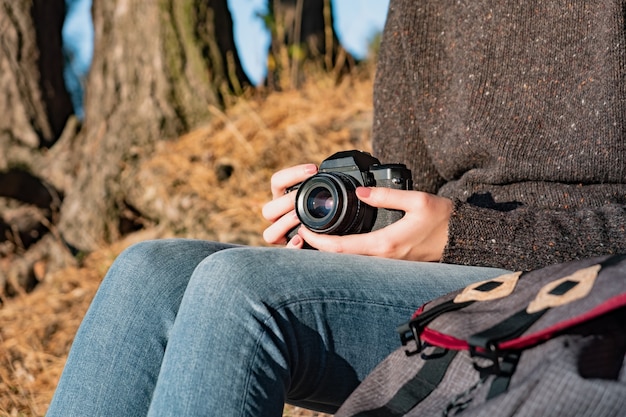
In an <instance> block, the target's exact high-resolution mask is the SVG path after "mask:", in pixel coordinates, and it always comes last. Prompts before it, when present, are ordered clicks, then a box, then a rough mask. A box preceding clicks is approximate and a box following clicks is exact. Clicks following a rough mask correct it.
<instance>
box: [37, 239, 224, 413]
mask: <svg viewBox="0 0 626 417" xmlns="http://www.w3.org/2000/svg"><path fill="white" fill-rule="evenodd" d="M224 247H227V246H225V245H222V244H216V243H212V242H204V241H191V240H159V241H151V242H143V243H139V244H137V245H134V246H132V247H130V248H129V249H127V250H126V251H124V252H123V253H122V254H121V255H120V256H119V257H118V258H117V259H116V261H115V262H114V263H113V265H112V266H111V268H110V270H109V271H108V273H107V276H106V277H105V279H104V280H103V282H102V284H101V286H100V288H99V289H98V292H97V294H96V296H95V298H94V300H93V302H92V305H91V306H90V308H89V310H88V312H87V314H86V316H85V318H84V320H83V322H82V324H81V326H80V329H79V331H78V333H77V335H76V337H75V339H74V343H73V345H72V349H71V352H70V355H69V357H68V360H67V363H66V366H65V369H64V371H63V374H62V376H61V379H60V382H59V385H58V387H57V390H56V392H55V395H54V398H53V400H52V403H51V405H50V407H49V410H48V414H47V415H48V416H50V417H52V416H63V417H71V416H81V417H84V416H92V417H93V416H127V417H134V416H145V415H146V413H147V409H148V406H149V403H150V400H151V398H152V392H153V390H154V385H155V383H156V380H157V377H158V374H159V369H160V364H161V360H162V357H163V352H164V350H165V345H166V342H167V339H168V336H169V332H170V329H171V327H172V324H173V323H174V318H175V316H176V314H177V310H178V306H179V304H180V300H181V299H182V297H183V293H184V291H185V288H186V287H187V283H188V280H189V278H190V277H191V274H192V272H193V270H194V269H195V268H196V266H197V265H198V264H199V263H200V261H201V260H202V259H204V258H205V257H207V256H208V255H210V254H211V253H213V252H215V251H217V250H220V249H223V248H224Z"/></svg>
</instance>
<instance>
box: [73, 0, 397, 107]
mask: <svg viewBox="0 0 626 417" xmlns="http://www.w3.org/2000/svg"><path fill="white" fill-rule="evenodd" d="M268 1H269V0H228V3H229V8H230V11H231V14H232V16H233V22H234V32H235V42H236V44H237V48H238V50H239V54H240V58H241V61H242V64H243V66H244V69H245V71H246V72H247V74H248V76H249V77H250V79H251V81H252V82H253V83H255V84H256V83H260V82H261V81H262V80H263V78H264V77H265V74H266V69H265V65H266V61H267V60H266V55H267V49H268V45H269V35H268V34H267V32H266V31H265V28H264V27H263V21H262V19H261V18H260V17H259V16H258V15H259V14H263V13H264V12H265V10H266V7H267V6H266V5H267V2H268ZM66 3H67V5H68V16H67V19H66V23H65V26H64V28H63V36H64V39H65V40H66V44H67V51H68V53H69V54H71V56H72V60H71V62H72V67H71V68H70V71H69V74H68V75H67V76H66V82H67V83H68V86H69V88H70V89H76V88H77V87H79V84H77V83H78V81H77V80H78V79H80V78H81V77H84V75H85V74H86V73H87V71H88V69H89V65H90V63H91V57H92V54H93V30H92V27H91V11H90V9H91V0H66ZM388 5H389V0H333V12H334V19H335V27H336V31H337V36H338V37H339V40H340V41H341V43H342V45H343V46H344V47H345V48H346V49H347V50H348V51H349V52H350V53H352V54H353V55H354V56H355V57H357V58H363V57H364V56H365V55H366V54H367V48H368V45H369V43H370V41H371V39H372V38H373V36H374V35H376V34H377V33H379V32H381V31H382V29H383V25H384V23H385V18H386V16H387V7H388ZM74 100H75V103H76V100H78V101H80V97H75V98H74ZM78 107H80V106H78ZM78 112H79V116H80V115H81V114H80V110H79V111H78Z"/></svg>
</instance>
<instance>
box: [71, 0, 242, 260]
mask: <svg viewBox="0 0 626 417" xmlns="http://www.w3.org/2000/svg"><path fill="white" fill-rule="evenodd" d="M93 22H94V30H95V33H94V35H95V48H94V59H93V63H92V67H91V70H90V74H89V76H88V78H87V84H86V89H85V91H86V97H85V120H84V127H83V129H82V131H81V133H80V134H79V137H78V138H77V140H76V144H75V145H76V147H77V148H76V152H75V153H74V154H73V157H74V158H75V159H74V161H75V165H74V166H73V168H72V171H73V172H75V173H76V181H75V183H74V184H73V186H72V188H71V189H70V190H67V192H66V194H67V198H66V199H65V201H64V204H63V207H62V211H61V222H60V229H61V232H62V234H63V236H64V237H65V238H66V239H67V240H68V241H69V242H70V243H71V244H72V245H73V246H75V247H77V248H79V249H83V250H92V249H95V248H97V247H99V246H100V245H102V244H104V243H106V242H111V241H114V240H116V239H118V238H119V237H120V235H121V231H120V221H121V219H120V215H121V213H123V212H124V211H125V206H126V202H125V198H124V190H123V189H122V188H121V186H120V181H119V180H120V175H121V172H122V170H124V169H133V167H135V166H137V164H138V161H139V160H141V158H142V157H143V156H146V155H148V154H150V153H151V151H152V150H153V147H154V145H155V144H156V142H158V141H160V140H166V139H172V138H176V137H178V136H179V135H180V134H182V133H184V132H187V131H189V130H190V129H192V128H193V127H195V126H197V125H199V124H201V123H204V122H206V121H207V120H208V119H209V117H210V114H209V107H210V106H211V105H217V106H221V104H222V102H223V100H224V98H225V97H226V95H228V94H230V92H231V91H232V90H233V88H240V86H245V85H246V84H249V81H248V79H247V77H245V74H244V73H243V70H242V69H241V65H240V63H239V59H238V57H237V53H236V49H235V48H234V40H233V35H232V20H231V16H230V13H229V11H228V8H227V5H226V0H94V1H93Z"/></svg>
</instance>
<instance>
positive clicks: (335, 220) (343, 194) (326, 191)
mask: <svg viewBox="0 0 626 417" xmlns="http://www.w3.org/2000/svg"><path fill="white" fill-rule="evenodd" d="M360 185H361V184H359V183H358V182H357V181H356V180H355V179H354V178H353V177H351V176H349V175H344V174H342V173H339V172H332V173H319V174H316V175H314V176H312V177H310V178H309V179H307V180H306V181H304V182H303V183H302V184H301V185H300V187H299V188H298V194H297V195H296V214H297V215H298V218H299V219H300V222H301V223H302V224H303V225H305V226H306V227H307V228H309V229H311V230H313V231H315V232H317V233H325V234H333V235H345V234H352V233H359V232H360V231H361V230H362V229H363V227H364V226H367V225H364V224H363V223H364V219H368V218H370V217H371V215H370V216H366V214H367V210H370V211H371V210H374V209H373V208H372V207H370V206H368V205H366V204H365V203H363V202H361V201H360V200H359V199H358V198H357V196H356V193H355V191H356V187H359V186H360Z"/></svg>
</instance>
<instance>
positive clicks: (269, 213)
mask: <svg viewBox="0 0 626 417" xmlns="http://www.w3.org/2000/svg"><path fill="white" fill-rule="evenodd" d="M316 173H317V166H316V165H315V164H303V165H296V166H294V167H290V168H286V169H283V170H280V171H278V172H276V173H275V174H274V175H272V180H271V189H272V201H270V202H268V203H267V204H265V205H264V206H263V211H262V213H263V217H264V218H265V219H266V220H269V221H270V222H272V224H271V225H270V226H269V227H267V228H266V229H265V231H264V232H263V239H264V240H265V241H266V242H267V243H271V244H285V243H286V246H287V247H288V248H294V249H300V248H302V245H303V243H304V242H303V240H302V238H301V237H300V236H299V235H297V234H296V235H295V236H294V237H293V238H292V239H291V240H290V241H289V242H287V237H286V235H287V233H288V232H289V231H290V230H291V229H293V228H294V227H296V226H297V225H298V224H299V223H300V220H298V217H297V216H296V212H295V209H294V204H295V199H296V192H295V191H292V192H289V193H286V194H285V192H286V191H287V189H288V188H289V187H293V186H294V185H296V184H299V183H301V182H302V181H304V180H305V179H307V178H309V177H310V176H312V175H315V174H316Z"/></svg>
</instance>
